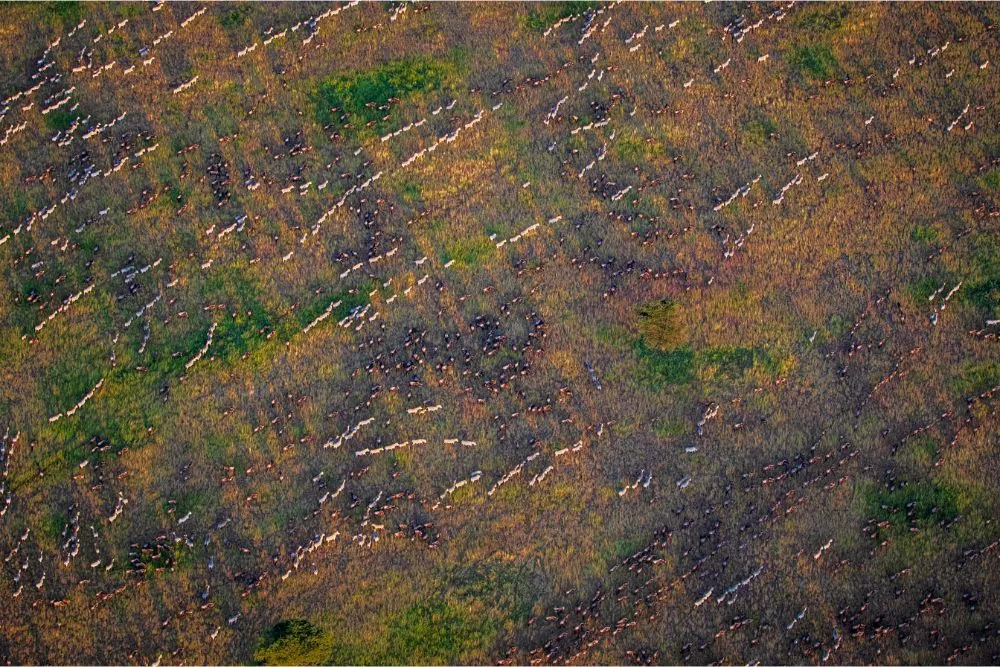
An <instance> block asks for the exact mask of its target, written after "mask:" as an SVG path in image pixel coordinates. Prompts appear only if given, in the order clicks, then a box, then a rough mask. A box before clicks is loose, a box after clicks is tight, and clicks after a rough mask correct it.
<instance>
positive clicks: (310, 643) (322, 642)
mask: <svg viewBox="0 0 1000 667" xmlns="http://www.w3.org/2000/svg"><path fill="white" fill-rule="evenodd" d="M332 651H333V638H332V636H331V635H330V633H329V632H327V631H325V630H321V629H320V628H318V627H316V626H315V625H313V624H312V623H310V622H309V621H307V620H305V619H304V618H293V619H289V620H285V621H281V622H279V623H276V624H275V625H274V626H273V627H271V628H270V629H269V630H268V631H267V632H266V633H264V636H263V637H262V638H261V641H260V644H259V645H258V646H257V649H256V650H255V651H254V653H253V660H254V662H255V663H256V664H258V665H323V664H327V660H328V659H329V656H330V653H331V652H332Z"/></svg>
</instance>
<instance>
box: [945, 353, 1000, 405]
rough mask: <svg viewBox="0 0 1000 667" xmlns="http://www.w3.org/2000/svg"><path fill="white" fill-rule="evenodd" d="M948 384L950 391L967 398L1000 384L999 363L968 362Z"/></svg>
mask: <svg viewBox="0 0 1000 667" xmlns="http://www.w3.org/2000/svg"><path fill="white" fill-rule="evenodd" d="M948 384H949V385H950V386H951V389H952V390H953V391H954V392H956V393H958V394H961V395H962V396H969V395H971V394H976V393H979V392H981V391H984V390H986V389H990V388H991V387H995V386H996V385H998V384H1000V361H982V362H970V363H966V364H965V365H963V366H962V368H961V370H960V371H959V372H958V374H957V375H954V376H953V377H952V378H951V379H950V380H949V381H948Z"/></svg>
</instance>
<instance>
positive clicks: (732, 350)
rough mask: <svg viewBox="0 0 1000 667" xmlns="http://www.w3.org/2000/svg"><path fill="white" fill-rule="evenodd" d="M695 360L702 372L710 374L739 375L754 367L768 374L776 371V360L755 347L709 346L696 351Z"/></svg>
mask: <svg viewBox="0 0 1000 667" xmlns="http://www.w3.org/2000/svg"><path fill="white" fill-rule="evenodd" d="M697 362H698V366H699V368H700V369H701V370H702V372H703V373H706V374H708V375H712V376H714V375H719V374H721V375H725V376H728V377H739V376H741V375H743V373H745V372H747V371H748V370H750V369H751V368H755V367H756V368H760V369H761V370H762V371H764V372H765V373H766V374H768V375H774V374H775V373H777V372H778V360H777V359H776V358H775V357H774V356H773V355H772V354H770V353H769V352H768V351H767V350H763V349H761V348H757V347H737V346H731V345H721V346H718V347H710V348H708V349H706V350H701V351H699V352H698V356H697Z"/></svg>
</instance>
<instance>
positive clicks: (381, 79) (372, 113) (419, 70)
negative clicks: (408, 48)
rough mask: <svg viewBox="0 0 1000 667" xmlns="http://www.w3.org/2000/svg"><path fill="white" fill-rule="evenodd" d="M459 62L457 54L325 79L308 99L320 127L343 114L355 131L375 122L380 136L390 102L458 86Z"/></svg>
mask: <svg viewBox="0 0 1000 667" xmlns="http://www.w3.org/2000/svg"><path fill="white" fill-rule="evenodd" d="M462 60H463V59H462V57H461V52H459V51H452V52H451V53H450V54H449V55H448V56H447V57H445V58H432V57H430V56H414V57H412V58H404V59H401V60H394V61H391V62H388V63H385V64H383V65H380V66H378V67H375V68H372V69H368V70H362V71H358V72H351V73H350V74H341V75H338V76H335V77H331V78H328V79H325V80H323V81H321V82H320V83H319V85H318V86H317V87H316V89H315V90H314V91H313V93H312V95H311V97H312V102H313V104H314V105H315V107H316V119H317V120H318V121H319V122H320V123H322V124H327V123H334V122H338V121H339V119H340V115H341V113H346V114H347V115H348V122H350V123H351V124H352V126H353V128H354V129H355V130H356V131H358V130H359V129H360V128H361V127H363V126H364V125H365V124H367V123H369V122H372V121H374V123H375V128H376V131H377V132H382V131H383V130H384V128H385V127H387V126H388V120H387V119H386V117H387V116H391V114H392V110H391V109H388V108H386V107H387V105H388V104H389V100H390V99H392V98H394V99H400V100H401V99H404V98H407V97H412V96H414V95H420V94H425V93H430V92H432V91H435V90H439V89H443V88H447V87H450V86H453V85H455V84H457V83H458V81H459V78H460V73H461V72H460V70H461V63H462ZM380 107H381V108H380ZM335 109H336V110H335Z"/></svg>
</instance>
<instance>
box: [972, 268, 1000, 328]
mask: <svg viewBox="0 0 1000 667" xmlns="http://www.w3.org/2000/svg"><path fill="white" fill-rule="evenodd" d="M964 294H965V299H966V300H967V301H968V302H969V303H971V304H972V305H974V306H975V307H976V308H978V309H980V310H981V311H983V313H985V314H986V316H987V317H990V318H996V317H1000V273H998V274H997V275H995V276H991V277H989V278H985V279H983V280H979V281H977V282H974V283H972V284H970V285H969V286H968V287H967V288H966V289H965V292H964Z"/></svg>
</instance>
